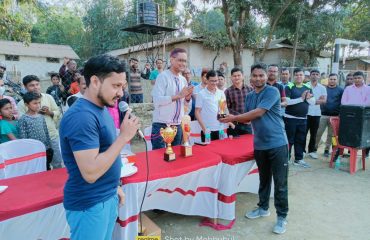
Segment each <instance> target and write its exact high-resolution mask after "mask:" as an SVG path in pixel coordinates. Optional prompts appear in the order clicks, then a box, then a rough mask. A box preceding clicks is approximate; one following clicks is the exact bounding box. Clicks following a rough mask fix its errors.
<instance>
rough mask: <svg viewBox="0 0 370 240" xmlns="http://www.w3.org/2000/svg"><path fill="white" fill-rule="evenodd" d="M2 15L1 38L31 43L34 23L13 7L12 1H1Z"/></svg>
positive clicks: (0, 22)
mask: <svg viewBox="0 0 370 240" xmlns="http://www.w3.org/2000/svg"><path fill="white" fill-rule="evenodd" d="M0 16H1V17H0V39H5V40H9V41H20V42H25V43H26V44H27V43H30V41H31V33H30V31H31V28H32V24H31V23H30V21H28V20H27V19H26V18H25V17H24V16H23V14H22V13H21V12H19V11H16V9H13V7H12V5H11V1H0Z"/></svg>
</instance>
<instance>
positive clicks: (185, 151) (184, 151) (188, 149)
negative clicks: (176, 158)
mask: <svg viewBox="0 0 370 240" xmlns="http://www.w3.org/2000/svg"><path fill="white" fill-rule="evenodd" d="M181 155H182V156H184V157H190V156H193V147H192V146H181Z"/></svg>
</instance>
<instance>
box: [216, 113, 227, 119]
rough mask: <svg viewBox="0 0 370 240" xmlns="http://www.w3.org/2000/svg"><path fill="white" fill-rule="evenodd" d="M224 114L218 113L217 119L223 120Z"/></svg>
mask: <svg viewBox="0 0 370 240" xmlns="http://www.w3.org/2000/svg"><path fill="white" fill-rule="evenodd" d="M225 117H226V114H225V113H218V114H217V119H221V118H225Z"/></svg>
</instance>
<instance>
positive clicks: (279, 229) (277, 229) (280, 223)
mask: <svg viewBox="0 0 370 240" xmlns="http://www.w3.org/2000/svg"><path fill="white" fill-rule="evenodd" d="M287 223H288V222H287V220H286V219H285V218H283V217H278V218H277V222H276V224H275V226H274V229H273V230H272V232H274V233H276V234H283V233H285V231H286V225H287Z"/></svg>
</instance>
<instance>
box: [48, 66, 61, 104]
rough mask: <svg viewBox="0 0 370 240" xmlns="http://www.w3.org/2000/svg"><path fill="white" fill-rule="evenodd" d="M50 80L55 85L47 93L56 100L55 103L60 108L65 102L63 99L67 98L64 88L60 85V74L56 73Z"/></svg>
mask: <svg viewBox="0 0 370 240" xmlns="http://www.w3.org/2000/svg"><path fill="white" fill-rule="evenodd" d="M50 78H51V82H52V83H53V85H52V86H50V87H48V89H47V90H46V93H47V94H50V95H51V96H52V97H53V98H54V100H55V103H56V104H57V105H58V106H60V105H61V104H62V102H63V97H65V96H64V86H63V85H62V84H61V83H60V77H59V75H58V74H56V73H54V74H52V75H51V77H50Z"/></svg>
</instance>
